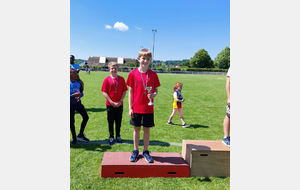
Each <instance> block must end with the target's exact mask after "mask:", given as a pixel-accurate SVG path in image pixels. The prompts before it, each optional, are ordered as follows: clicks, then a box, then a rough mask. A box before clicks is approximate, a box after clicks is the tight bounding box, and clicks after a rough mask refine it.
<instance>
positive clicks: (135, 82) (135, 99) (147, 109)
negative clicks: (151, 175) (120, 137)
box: [126, 49, 160, 163]
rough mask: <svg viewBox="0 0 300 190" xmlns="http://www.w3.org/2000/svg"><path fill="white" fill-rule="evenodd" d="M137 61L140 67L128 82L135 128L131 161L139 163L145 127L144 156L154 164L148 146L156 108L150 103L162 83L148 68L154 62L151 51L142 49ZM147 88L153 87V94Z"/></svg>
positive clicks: (131, 115)
mask: <svg viewBox="0 0 300 190" xmlns="http://www.w3.org/2000/svg"><path fill="white" fill-rule="evenodd" d="M137 60H138V61H139V63H140V66H139V67H138V68H137V69H134V70H132V71H131V72H130V73H129V75H128V78H127V82H126V84H127V85H128V86H129V116H130V117H131V120H130V124H131V125H133V126H134V131H133V144H134V150H133V152H132V155H131V157H130V158H129V160H130V161H131V162H135V161H137V158H138V155H139V140H140V130H141V126H142V125H143V131H144V135H143V141H144V150H143V156H144V158H145V160H146V161H147V162H149V163H152V162H154V161H153V159H152V157H151V156H150V153H149V151H148V146H149V141H150V128H151V127H153V126H154V106H153V105H148V103H149V101H150V100H151V99H153V98H155V97H156V96H157V93H158V90H157V88H158V87H159V86H160V82H159V79H158V76H157V74H156V73H155V72H154V71H152V70H151V69H149V68H148V66H149V64H150V62H151V61H152V54H151V51H150V50H148V49H142V50H141V51H140V52H139V55H138V58H137ZM146 87H152V89H151V93H148V90H147V89H146ZM142 121H143V122H142Z"/></svg>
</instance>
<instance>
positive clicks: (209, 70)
mask: <svg viewBox="0 0 300 190" xmlns="http://www.w3.org/2000/svg"><path fill="white" fill-rule="evenodd" d="M136 68H138V67H130V70H134V69H136ZM93 69H108V66H93ZM123 69H124V70H128V68H127V67H126V68H120V71H122V70H123ZM153 70H154V71H163V69H162V68H155V67H154V68H153ZM168 71H192V72H201V71H202V72H224V73H227V71H228V69H217V68H176V67H171V68H168Z"/></svg>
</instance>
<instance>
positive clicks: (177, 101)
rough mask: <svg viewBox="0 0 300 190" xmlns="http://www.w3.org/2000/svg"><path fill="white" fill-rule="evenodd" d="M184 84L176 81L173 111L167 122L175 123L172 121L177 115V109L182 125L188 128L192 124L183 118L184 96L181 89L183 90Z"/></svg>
mask: <svg viewBox="0 0 300 190" xmlns="http://www.w3.org/2000/svg"><path fill="white" fill-rule="evenodd" d="M182 86H183V84H182V83H181V82H176V84H175V85H174V92H173V112H172V114H171V116H170V118H169V121H168V123H167V124H169V125H174V123H172V118H173V117H174V116H175V114H176V112H177V110H178V113H179V117H180V120H181V122H182V127H183V128H187V127H189V126H190V124H186V123H185V122H184V119H183V114H182V102H184V100H185V99H184V98H183V97H182V96H181V90H182Z"/></svg>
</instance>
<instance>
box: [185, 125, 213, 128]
mask: <svg viewBox="0 0 300 190" xmlns="http://www.w3.org/2000/svg"><path fill="white" fill-rule="evenodd" d="M208 127H209V126H206V125H198V124H195V125H193V124H191V126H190V127H189V128H208Z"/></svg>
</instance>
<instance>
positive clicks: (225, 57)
mask: <svg viewBox="0 0 300 190" xmlns="http://www.w3.org/2000/svg"><path fill="white" fill-rule="evenodd" d="M214 65H215V67H216V68H219V69H228V68H229V66H230V48H229V47H228V46H227V47H225V49H223V50H222V51H221V52H220V53H219V54H218V55H217V57H216V58H215V60H214Z"/></svg>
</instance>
